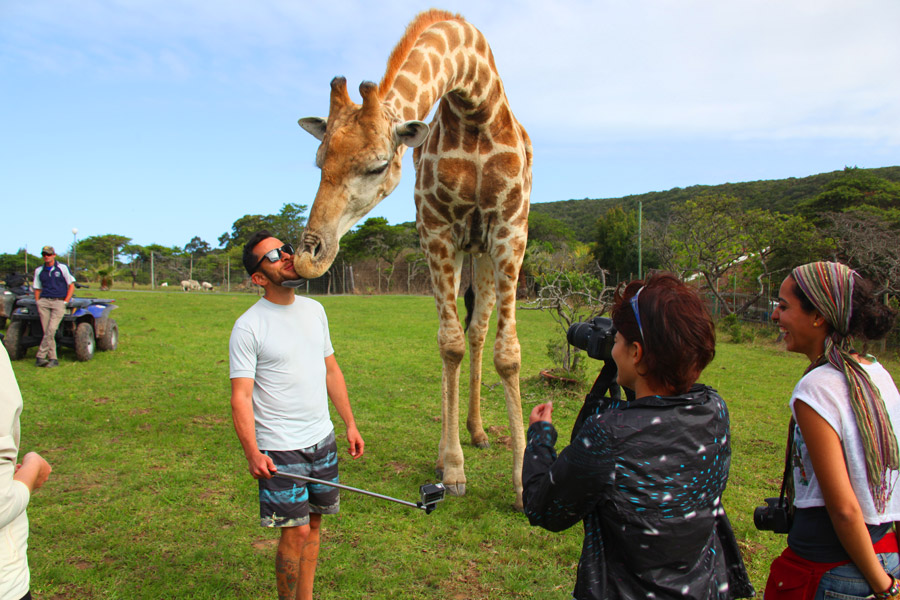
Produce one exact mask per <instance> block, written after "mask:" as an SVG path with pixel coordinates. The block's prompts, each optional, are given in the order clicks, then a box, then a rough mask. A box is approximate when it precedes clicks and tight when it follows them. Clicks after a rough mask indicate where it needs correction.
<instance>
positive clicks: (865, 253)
mask: <svg viewBox="0 0 900 600" xmlns="http://www.w3.org/2000/svg"><path fill="white" fill-rule="evenodd" d="M823 218H824V220H825V222H826V223H827V224H826V231H828V233H829V234H830V235H831V236H832V237H834V239H835V242H836V246H837V250H836V254H837V258H838V259H840V260H842V261H843V262H845V263H847V264H848V265H850V266H851V267H853V268H854V269H856V270H857V271H859V272H860V273H861V274H862V275H863V276H864V277H866V278H867V279H870V280H872V281H873V282H875V283H876V284H877V285H878V286H879V288H880V289H879V290H877V293H878V294H880V293H885V292H887V293H889V294H893V295H898V294H900V224H898V221H895V220H891V219H890V218H885V213H884V211H879V210H873V209H868V208H857V209H850V210H846V211H844V212H839V213H828V214H826V215H824V217H823Z"/></svg>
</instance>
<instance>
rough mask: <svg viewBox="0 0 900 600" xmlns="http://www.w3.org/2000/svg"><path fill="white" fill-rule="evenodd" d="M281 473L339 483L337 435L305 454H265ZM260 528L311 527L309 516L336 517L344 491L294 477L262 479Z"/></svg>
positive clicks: (301, 452) (276, 451) (329, 437)
mask: <svg viewBox="0 0 900 600" xmlns="http://www.w3.org/2000/svg"><path fill="white" fill-rule="evenodd" d="M263 454H266V455H267V456H269V457H271V459H272V461H273V462H274V463H275V467H276V468H277V469H278V472H279V473H291V474H293V475H304V476H306V477H312V478H314V479H321V480H323V481H333V482H335V483H340V481H339V480H338V460H337V444H336V443H335V440H334V432H333V431H332V432H331V433H329V434H328V436H327V437H326V438H325V439H324V440H322V441H321V442H319V443H318V444H316V445H314V446H310V447H309V448H304V449H302V450H284V451H282V450H263ZM257 481H258V482H259V524H260V525H261V526H263V527H299V526H302V525H306V524H308V523H309V513H311V512H312V513H316V514H320V515H334V514H337V513H338V510H339V508H340V494H339V492H340V490H339V489H338V488H335V487H331V486H327V485H322V484H319V483H308V482H305V481H300V480H299V479H293V478H290V477H279V476H278V474H277V473H276V474H275V476H274V477H272V478H271V479H264V478H260V479H258V480H257Z"/></svg>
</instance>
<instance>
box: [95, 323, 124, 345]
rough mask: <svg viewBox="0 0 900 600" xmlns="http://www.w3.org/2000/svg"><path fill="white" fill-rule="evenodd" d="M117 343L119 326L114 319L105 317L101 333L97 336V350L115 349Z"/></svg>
mask: <svg viewBox="0 0 900 600" xmlns="http://www.w3.org/2000/svg"><path fill="white" fill-rule="evenodd" d="M118 345H119V326H118V325H116V320H115V319H107V321H106V329H104V330H103V335H101V336H100V337H98V338H97V350H103V351H106V350H115V349H116V347H118Z"/></svg>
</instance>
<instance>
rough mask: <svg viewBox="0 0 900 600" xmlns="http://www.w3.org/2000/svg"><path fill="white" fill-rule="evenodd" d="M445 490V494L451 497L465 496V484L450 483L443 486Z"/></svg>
mask: <svg viewBox="0 0 900 600" xmlns="http://www.w3.org/2000/svg"><path fill="white" fill-rule="evenodd" d="M444 488H445V489H446V490H447V493H448V494H450V495H451V496H465V495H466V484H465V483H451V484H447V485H445V486H444Z"/></svg>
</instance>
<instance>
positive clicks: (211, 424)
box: [191, 415, 225, 429]
mask: <svg viewBox="0 0 900 600" xmlns="http://www.w3.org/2000/svg"><path fill="white" fill-rule="evenodd" d="M224 423H225V417H222V416H219V415H202V416H198V417H194V418H193V419H191V424H192V425H196V426H197V427H200V428H201V429H214V428H216V427H220V426H221V425H222V424H224Z"/></svg>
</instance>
